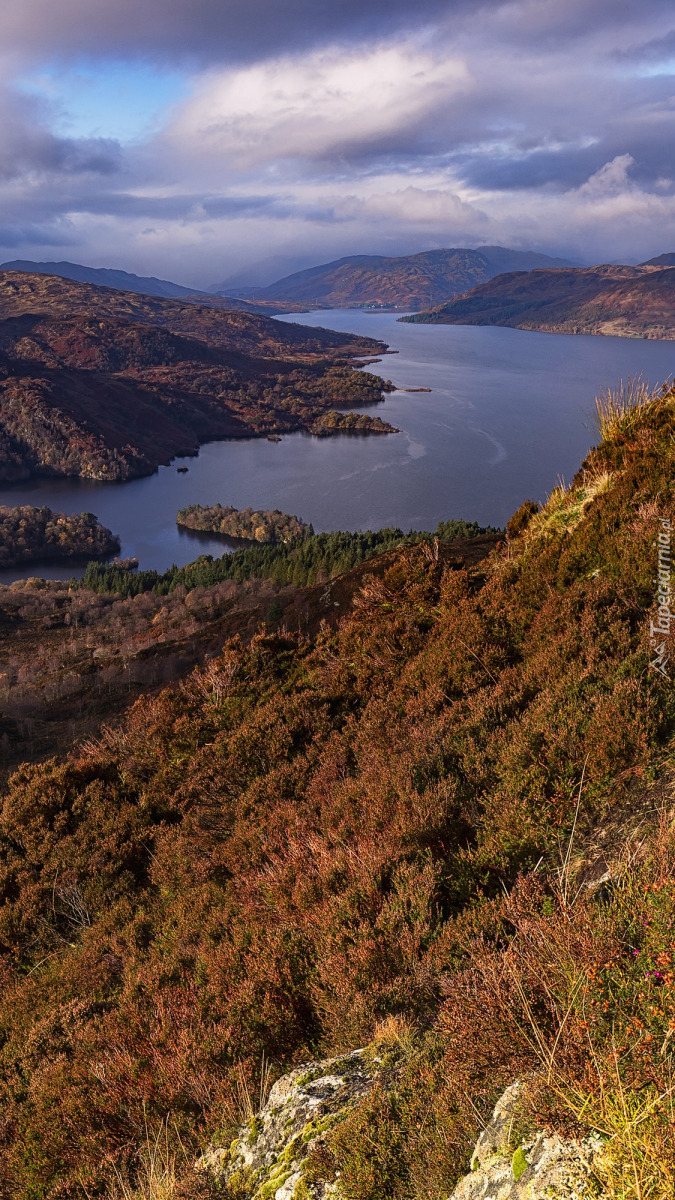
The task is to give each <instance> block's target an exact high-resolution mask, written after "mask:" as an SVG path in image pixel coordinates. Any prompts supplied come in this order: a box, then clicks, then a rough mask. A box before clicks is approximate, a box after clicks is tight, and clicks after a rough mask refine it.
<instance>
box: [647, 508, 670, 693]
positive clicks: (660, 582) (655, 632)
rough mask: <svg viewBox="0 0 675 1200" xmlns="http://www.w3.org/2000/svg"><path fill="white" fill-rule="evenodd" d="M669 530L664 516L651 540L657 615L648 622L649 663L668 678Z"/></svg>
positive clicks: (668, 522)
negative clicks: (652, 653) (655, 565)
mask: <svg viewBox="0 0 675 1200" xmlns="http://www.w3.org/2000/svg"><path fill="white" fill-rule="evenodd" d="M670 532H671V526H670V521H669V520H668V518H667V517H664V518H662V519H661V520H660V521H659V532H658V535H657V538H656V541H655V542H652V545H653V546H654V547H655V549H656V552H657V576H656V579H655V580H654V583H655V584H656V605H657V614H658V617H657V620H656V622H654V621H650V622H649V645H650V648H651V649H652V650H653V651H654V658H653V659H652V661H651V662H650V664H649V665H650V667H653V668H654V670H655V671H658V672H659V674H660V675H664V676H665V678H666V679H670V676H669V674H668V671H667V669H666V668H667V666H668V661H669V658H670V653H669V644H668V638H669V637H670V626H671V622H672V620H673V614H672V612H671V610H670V602H671V590H670Z"/></svg>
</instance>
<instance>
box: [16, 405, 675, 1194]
mask: <svg viewBox="0 0 675 1200" xmlns="http://www.w3.org/2000/svg"><path fill="white" fill-rule="evenodd" d="M604 411H605V422H604V438H603V440H602V441H601V443H600V444H599V445H598V447H597V448H595V449H594V450H592V451H591V452H590V454H589V455H588V457H587V459H586V460H585V462H584V463H583V465H582V467H581V469H580V471H579V473H578V474H577V476H576V477H575V479H574V480H573V481H572V484H571V485H570V487H569V489H563V488H558V489H556V490H555V491H554V493H552V496H551V498H550V500H549V502H548V503H547V504H545V505H544V506H542V507H541V508H540V509H538V508H537V506H536V505H534V504H530V506H529V508H527V509H526V511H522V512H521V514H520V517H519V520H518V521H517V522H516V523H515V524H512V525H511V532H510V534H509V536H508V541H504V540H501V541H500V544H499V545H498V546H497V545H496V543H497V540H498V539H497V538H496V537H493V538H492V541H491V547H492V549H491V552H490V554H489V555H487V556H486V551H487V550H488V549H489V547H488V546H487V544H486V542H485V535H483V539H482V540H481V538H478V539H477V540H476V541H474V540H473V539H471V538H469V539H464V541H463V543H462V541H461V539H457V540H455V541H454V542H452V543H449V542H447V541H446V540H444V538H443V530H442V529H441V530H440V531H439V534H438V536H437V537H429V536H427V537H425V538H419V539H413V540H410V541H405V540H404V541H403V544H400V542H399V544H398V545H396V546H389V547H388V548H386V549H385V552H384V554H383V555H374V556H373V557H371V558H370V559H367V560H365V561H362V562H361V563H360V564H359V565H358V566H357V567H352V571H353V572H355V575H353V576H352V586H351V588H349V589H345V590H341V589H342V588H343V587H344V584H343V580H344V578H345V576H343V575H337V576H336V577H334V578H332V579H331V578H330V577H328V578H327V579H326V581H325V582H323V583H321V584H318V583H317V584H316V585H315V589H316V590H315V591H314V592H312V596H315V597H316V606H317V607H316V613H317V616H318V615H319V614H320V613H321V612H322V611H323V612H324V613H325V619H323V620H322V619H317V620H316V621H315V622H314V623H312V625H311V626H310V625H306V626H304V627H303V624H302V620H301V619H299V620H297V623H294V622H293V621H292V620H290V619H288V620H284V618H283V616H282V617H279V616H278V615H277V616H276V617H275V618H274V619H273V620H268V619H265V618H263V619H261V620H260V621H259V622H258V625H257V629H256V630H255V631H252V630H251V629H250V628H249V629H246V630H244V629H242V630H241V633H240V636H239V637H235V638H232V639H230V640H228V641H226V642H225V644H222V643H221V645H220V646H219V647H218V648H217V652H214V653H213V654H212V655H210V656H208V657H205V658H204V660H203V661H202V663H201V665H199V666H198V667H197V668H195V669H194V670H192V671H190V672H187V673H186V674H185V675H184V677H183V678H182V679H181V680H179V681H176V682H174V683H172V684H171V685H170V686H167V687H164V688H154V689H148V690H147V694H145V695H142V696H141V697H140V698H139V699H137V700H136V702H135V703H134V704H133V706H132V707H131V708H129V709H128V710H127V712H126V713H125V714H121V715H119V716H118V718H117V719H116V720H114V721H111V722H110V723H109V724H108V725H107V727H104V728H101V729H100V730H99V731H98V732H97V734H96V736H91V737H89V738H88V740H86V741H79V742H78V740H77V738H75V739H74V742H73V744H72V748H71V750H70V752H69V753H60V754H59V755H57V756H56V757H54V758H52V759H51V760H50V761H47V762H42V763H40V764H31V763H30V762H26V763H25V764H24V765H22V766H21V767H20V768H19V769H18V770H17V771H16V772H15V773H14V774H13V776H12V778H11V779H10V780H9V781H8V783H7V786H6V790H5V795H4V801H3V807H2V813H1V814H0V889H1V892H2V908H1V909H0V951H1V962H2V966H1V976H0V978H1V981H2V998H1V1000H0V1096H1V1097H2V1104H1V1107H0V1111H1V1112H2V1122H1V1125H0V1180H1V1182H0V1195H2V1196H3V1197H5V1196H6V1197H7V1198H9V1197H12V1200H14V1198H15V1197H18V1198H20V1200H57V1198H58V1200H61V1198H64V1197H68V1198H71V1197H72V1198H77V1200H85V1198H86V1197H113V1196H122V1195H127V1196H133V1197H134V1198H135V1200H141V1197H142V1198H143V1200H147V1198H148V1197H149V1196H150V1190H149V1189H150V1184H149V1183H148V1179H149V1174H148V1172H149V1165H148V1164H149V1162H151V1161H155V1162H157V1161H158V1159H157V1156H155V1159H154V1160H153V1159H152V1153H151V1151H152V1148H153V1147H155V1148H156V1147H158V1146H159V1147H160V1148H161V1150H162V1154H164V1155H165V1159H166V1161H167V1162H170V1163H171V1164H172V1165H171V1178H172V1183H171V1193H170V1194H172V1195H173V1196H174V1197H176V1200H178V1197H181V1198H187V1197H190V1198H195V1197H198V1196H199V1197H201V1198H204V1197H209V1196H215V1195H217V1194H218V1188H217V1187H216V1186H215V1185H213V1186H212V1185H211V1183H210V1182H209V1180H208V1179H206V1178H199V1176H198V1175H196V1173H195V1172H194V1170H193V1166H192V1163H193V1161H194V1158H195V1156H196V1154H197V1153H198V1152H199V1150H200V1149H201V1148H203V1147H204V1146H205V1145H206V1144H207V1142H209V1141H210V1140H213V1139H217V1140H218V1142H219V1144H220V1145H227V1144H228V1142H229V1140H230V1139H231V1138H232V1137H233V1136H234V1133H235V1130H236V1128H237V1126H238V1125H239V1123H240V1122H241V1119H242V1116H243V1103H242V1096H243V1095H244V1094H248V1096H249V1098H250V1096H252V1095H257V1094H258V1091H259V1087H260V1076H261V1073H262V1072H264V1071H266V1070H267V1069H268V1067H269V1068H270V1069H271V1072H272V1076H273V1077H274V1076H277V1075H279V1074H280V1073H282V1072H283V1071H284V1070H285V1069H286V1068H287V1067H288V1066H289V1065H295V1064H298V1063H301V1062H303V1061H305V1060H307V1059H309V1058H313V1057H317V1056H321V1055H328V1054H330V1053H332V1052H339V1051H341V1050H345V1049H353V1048H354V1047H356V1046H361V1045H364V1044H366V1043H368V1042H372V1041H373V1040H374V1039H375V1041H376V1042H377V1041H378V1039H379V1043H380V1044H381V1045H382V1046H383V1047H384V1048H388V1050H389V1052H390V1053H391V1054H392V1055H393V1056H394V1058H395V1060H396V1061H397V1063H398V1065H399V1068H400V1074H399V1078H398V1083H397V1086H396V1088H395V1089H394V1090H390V1091H386V1092H385V1091H384V1090H382V1089H375V1090H374V1091H373V1092H372V1093H371V1094H370V1096H369V1097H368V1098H367V1099H366V1100H364V1101H363V1102H362V1103H361V1104H360V1105H359V1106H358V1107H357V1108H356V1109H355V1110H354V1111H353V1112H352V1113H351V1114H350V1116H349V1118H348V1120H347V1121H346V1122H345V1123H343V1124H341V1125H339V1126H336V1128H335V1130H334V1132H333V1134H332V1135H331V1138H330V1139H329V1143H328V1148H327V1150H326V1152H324V1153H323V1155H322V1156H321V1158H320V1159H319V1160H317V1161H316V1162H314V1163H313V1164H312V1171H313V1172H314V1177H315V1178H324V1179H333V1178H338V1172H339V1194H340V1195H342V1196H344V1197H347V1198H348V1200H383V1198H384V1197H385V1196H386V1197H387V1198H388V1200H389V1198H390V1200H442V1198H444V1197H447V1195H448V1194H449V1191H450V1190H451V1188H452V1186H453V1183H454V1182H455V1180H456V1179H457V1178H458V1177H459V1176H460V1175H462V1174H463V1173H465V1172H466V1171H467V1170H468V1167H469V1156H470V1152H471V1147H472V1144H473V1142H474V1140H475V1137H476V1134H477V1132H478V1131H479V1129H480V1127H481V1123H482V1121H483V1120H484V1119H485V1116H486V1115H487V1114H488V1113H489V1111H490V1108H491V1106H492V1104H493V1103H494V1101H495V1099H496V1097H497V1096H498V1095H499V1093H500V1092H501V1091H502V1090H503V1088H504V1087H505V1086H507V1085H508V1084H509V1083H511V1082H513V1080H514V1079H516V1078H518V1079H523V1080H526V1081H527V1089H526V1100H525V1103H524V1105H523V1111H522V1126H523V1129H526V1128H528V1127H530V1126H531V1127H535V1126H536V1127H540V1126H541V1125H542V1123H543V1124H544V1125H545V1126H546V1127H548V1128H554V1129H558V1130H561V1131H563V1132H571V1133H576V1132H587V1131H589V1130H591V1129H592V1130H595V1131H597V1132H598V1133H599V1135H600V1136H601V1137H602V1138H603V1139H604V1143H605V1154H604V1156H603V1159H602V1162H601V1166H600V1167H599V1168H598V1172H599V1174H598V1178H597V1180H596V1182H597V1194H598V1195H606V1196H609V1197H615V1198H616V1200H619V1197H621V1198H622V1200H629V1198H632V1197H635V1198H637V1197H640V1200H661V1198H662V1197H664V1196H666V1195H670V1194H671V1193H672V1190H673V1180H674V1179H675V1154H674V1152H673V1141H672V1120H673V1079H672V1054H673V1029H674V1028H675V990H674V989H675V973H674V968H673V956H674V954H675V936H674V933H673V930H674V928H675V871H674V868H673V861H674V858H673V850H674V849H675V847H674V846H673V829H672V782H671V772H672V747H673V733H674V732H675V699H674V696H673V689H672V683H671V681H670V680H668V679H666V678H664V677H663V676H661V675H660V674H659V673H658V672H656V671H654V670H653V669H652V668H651V667H650V661H651V651H650V647H649V615H650V612H651V613H652V614H653V611H654V610H653V604H654V584H653V578H654V550H653V545H652V543H653V541H654V536H655V530H656V527H657V524H658V522H659V521H660V520H663V519H665V518H670V519H671V520H673V519H675V494H674V491H673V488H674V484H673V480H674V479H675V474H674V472H673V453H674V451H673V446H674V444H675V443H674V440H673V432H674V426H675V392H673V391H669V390H667V389H666V390H664V391H663V392H660V393H656V394H654V395H650V396H647V395H642V396H641V397H638V398H637V402H636V404H634V405H632V406H631V405H629V404H628V405H624V406H622V407H621V406H620V408H619V410H617V411H616V412H613V413H612V412H611V411H609V410H607V409H605V410H604ZM321 536H327V535H321ZM333 536H335V535H333ZM362 536H363V535H362ZM312 541H313V539H309V538H308V539H303V540H302V542H301V543H299V544H298V547H293V546H288V547H265V546H260V547H253V548H252V549H251V550H246V551H240V552H237V553H239V554H249V553H250V554H253V553H256V554H276V553H277V552H281V553H283V554H284V555H292V554H295V553H296V552H297V551H298V550H300V549H301V548H302V547H305V546H310V545H311V544H312ZM478 543H480V544H481V546H482V550H481V553H480V554H475V555H473V556H472V553H471V548H472V546H474V545H477V544H478ZM462 544H463V545H464V546H465V548H466V550H465V553H462V551H461V546H462ZM315 545H316V543H315ZM231 558H232V559H236V555H232V556H231ZM240 561H241V560H240ZM282 561H288V560H282ZM215 566H216V564H215V563H210V564H209V563H203V564H202V566H201V568H200V567H197V568H196V570H197V572H199V570H200V569H202V568H203V569H204V570H207V569H211V568H213V567H215ZM126 575H127V576H128V577H129V578H133V575H132V573H130V572H126ZM105 578H107V577H105V576H103V575H101V576H99V583H102V582H103V581H104V579H105ZM91 581H92V582H93V577H92V580H91ZM109 581H110V582H113V579H112V577H110V579H109ZM252 581H253V577H252V576H251V577H250V578H249V580H248V581H247V583H242V584H240V585H237V584H236V582H235V580H233V579H231V580H229V581H222V580H221V581H220V583H219V582H217V581H212V582H210V583H206V582H200V583H199V584H196V583H195V584H194V586H193V588H192V591H190V590H189V588H188V583H186V582H185V580H184V579H183V578H181V580H180V581H176V580H174V579H173V578H172V579H171V580H170V581H169V583H168V588H167V594H166V595H165V596H163V595H162V594H161V593H160V592H159V591H156V590H153V587H154V586H155V585H152V586H148V587H147V589H146V590H144V591H141V592H139V593H138V595H137V596H136V597H134V596H132V595H128V596H126V597H125V596H123V595H122V594H121V593H118V594H117V595H113V593H111V592H110V591H107V592H105V591H103V590H102V591H101V592H94V591H93V590H91V589H89V590H87V589H85V588H83V587H80V588H73V592H72V595H73V597H76V598H77V603H78V604H81V605H82V607H83V608H84V607H85V605H86V602H87V600H88V598H89V599H90V600H91V602H92V603H94V604H100V605H101V606H111V607H113V606H116V605H117V606H126V607H125V608H124V611H126V610H127V609H128V610H129V611H131V610H133V606H135V605H136V604H138V605H147V606H148V617H149V620H148V627H149V628H150V627H151V626H154V624H155V622H156V620H157V618H158V615H159V614H161V613H162V612H163V611H164V609H163V606H164V605H165V604H167V605H177V604H179V603H181V604H182V605H183V606H185V604H186V602H187V601H188V599H189V597H190V596H191V595H193V596H195V598H196V599H198V600H199V601H200V603H202V604H205V603H207V601H208V596H209V589H210V588H216V589H217V588H219V587H222V586H225V585H227V586H229V587H235V586H249V585H251V584H252ZM146 582H147V583H148V584H149V583H150V581H149V580H146ZM268 583H269V584H271V583H272V580H271V578H270V576H268ZM291 586H292V585H291ZM172 587H173V590H171V588H172ZM296 595H298V596H299V595H300V593H299V592H297V591H296ZM321 597H323V598H324V602H323V605H321V604H320V598H321ZM0 599H1V597H0ZM64 603H65V602H64ZM72 603H75V600H73V601H72ZM334 604H337V605H338V608H337V609H335V608H334ZM119 611H120V613H121V612H122V608H120V610H119ZM289 611H290V610H289ZM293 612H294V613H295V616H296V618H301V604H300V603H298V606H297V607H295V608H294V609H293ZM151 613H152V615H151V616H150V614H151ZM329 616H330V620H329V619H328V617H329ZM161 619H162V618H161V617H159V620H160V621H161ZM221 629H223V630H224V629H225V625H221ZM603 1189H604V1190H603ZM155 1194H158V1193H155ZM167 1194H168V1193H167ZM226 1194H227V1193H226ZM229 1196H230V1200H243V1198H241V1197H237V1196H236V1194H235V1193H233V1192H232V1191H230V1192H229Z"/></svg>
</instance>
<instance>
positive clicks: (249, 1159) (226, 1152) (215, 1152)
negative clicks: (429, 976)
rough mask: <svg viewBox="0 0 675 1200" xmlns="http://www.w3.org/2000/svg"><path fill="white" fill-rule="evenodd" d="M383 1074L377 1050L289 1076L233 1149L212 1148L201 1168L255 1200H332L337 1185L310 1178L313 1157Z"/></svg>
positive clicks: (276, 1086)
mask: <svg viewBox="0 0 675 1200" xmlns="http://www.w3.org/2000/svg"><path fill="white" fill-rule="evenodd" d="M384 1073H385V1069H384V1066H383V1062H382V1060H381V1059H380V1058H378V1057H377V1055H376V1054H374V1053H373V1052H372V1049H368V1050H354V1051H352V1053H351V1054H346V1055H344V1057H342V1058H333V1059H329V1060H328V1061H326V1062H310V1063H306V1064H305V1065H303V1066H302V1067H299V1068H297V1069H296V1070H295V1071H290V1072H289V1073H288V1074H287V1075H284V1076H282V1078H281V1079H279V1080H278V1081H277V1083H275V1084H274V1087H273V1088H272V1090H271V1091H270V1094H269V1098H268V1100H267V1103H266V1105H265V1106H264V1108H263V1109H261V1111H260V1113H259V1114H258V1116H256V1117H253V1118H252V1120H251V1121H250V1122H249V1124H248V1127H246V1128H244V1129H243V1130H242V1131H241V1132H240V1134H239V1137H238V1138H236V1139H235V1140H234V1141H233V1143H232V1145H231V1146H230V1147H229V1149H226V1148H222V1147H211V1148H210V1149H209V1150H208V1151H207V1152H206V1153H205V1154H204V1155H202V1157H201V1158H200V1160H199V1162H198V1163H197V1167H198V1168H199V1169H201V1170H202V1171H205V1172H206V1173H207V1174H209V1175H211V1176H212V1177H215V1178H216V1179H219V1180H220V1181H222V1182H224V1183H229V1184H230V1187H231V1190H232V1191H233V1192H234V1193H235V1194H236V1195H237V1196H242V1195H245V1196H247V1197H251V1200H253V1198H256V1200H273V1198H274V1200H310V1198H311V1200H328V1197H329V1196H330V1195H333V1194H334V1192H335V1188H336V1185H335V1184H334V1183H326V1182H319V1183H312V1182H310V1181H308V1180H307V1179H306V1178H305V1169H306V1167H307V1164H308V1155H309V1153H310V1151H311V1150H312V1149H316V1148H317V1146H318V1145H319V1144H321V1142H322V1140H323V1136H324V1135H325V1133H326V1132H327V1130H328V1129H330V1128H332V1127H334V1126H335V1125H336V1124H337V1123H338V1122H339V1121H340V1120H342V1119H343V1117H344V1116H345V1115H346V1113H347V1112H348V1111H349V1109H350V1108H351V1107H352V1106H353V1105H354V1104H355V1103H356V1102H357V1101H358V1100H360V1099H361V1098H362V1097H363V1096H365V1095H366V1093H367V1092H369V1091H370V1089H371V1088H372V1087H373V1085H374V1083H375V1082H376V1081H377V1080H378V1079H380V1078H382V1076H383V1074H384ZM389 1074H391V1072H389Z"/></svg>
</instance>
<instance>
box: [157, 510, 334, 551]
mask: <svg viewBox="0 0 675 1200" xmlns="http://www.w3.org/2000/svg"><path fill="white" fill-rule="evenodd" d="M176 523H177V524H178V525H183V526H184V527H185V528H186V529H200V530H203V531H205V532H209V533H220V534H223V536H225V537H229V538H242V539H245V540H248V541H252V542H292V541H295V539H296V538H301V537H304V536H305V535H306V534H307V533H309V534H311V533H313V532H314V530H313V529H312V527H311V525H307V524H306V523H305V522H304V521H301V520H300V519H299V517H290V516H289V515H288V514H287V513H282V512H280V510H279V509H278V508H274V509H270V510H267V511H263V512H259V511H258V510H257V509H252V508H243V509H237V508H232V507H231V505H225V506H223V505H222V504H213V505H204V504H189V505H188V506H187V508H181V509H179V510H178V515H177V516H176Z"/></svg>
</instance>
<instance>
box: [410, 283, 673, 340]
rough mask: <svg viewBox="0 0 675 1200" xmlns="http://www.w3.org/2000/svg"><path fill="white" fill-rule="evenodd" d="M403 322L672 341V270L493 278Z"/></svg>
mask: <svg viewBox="0 0 675 1200" xmlns="http://www.w3.org/2000/svg"><path fill="white" fill-rule="evenodd" d="M402 319H403V320H407V321H412V322H420V323H426V324H445V325H510V326H513V327H514V328H516V329H538V330H542V331H545V332H547V333H594V334H605V335H608V336H613V337H641V338H673V337H675V271H674V270H673V269H672V267H659V266H646V265H645V266H640V267H623V266H598V267H578V268H571V269H562V270H561V269H558V270H537V271H528V272H527V273H525V274H523V273H521V272H519V273H513V272H511V273H509V274H505V275H499V276H497V278H496V279H492V280H490V281H489V282H487V283H484V284H481V285H479V286H478V287H475V288H472V289H471V290H469V291H467V292H466V293H465V294H464V295H463V296H459V297H458V298H457V299H455V300H449V301H448V302H447V303H445V304H441V305H438V306H437V307H435V308H431V309H429V310H427V311H424V312H419V313H416V314H415V315H414V316H411V317H404V318H402Z"/></svg>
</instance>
